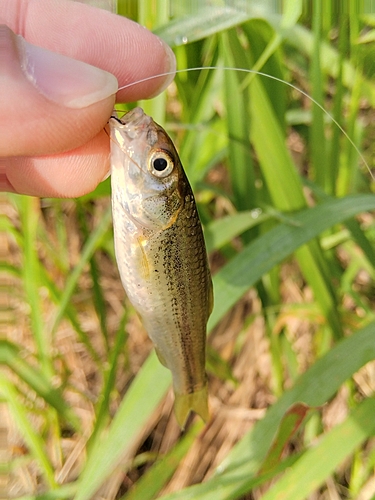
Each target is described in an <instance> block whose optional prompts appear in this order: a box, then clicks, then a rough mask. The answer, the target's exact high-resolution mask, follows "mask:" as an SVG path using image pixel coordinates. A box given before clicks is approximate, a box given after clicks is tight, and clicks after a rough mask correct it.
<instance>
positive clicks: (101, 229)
mask: <svg viewBox="0 0 375 500" xmlns="http://www.w3.org/2000/svg"><path fill="white" fill-rule="evenodd" d="M111 215H112V213H111V208H110V207H108V208H107V210H106V212H105V213H104V214H103V217H102V219H101V221H100V222H99V224H98V225H97V227H96V228H95V230H94V231H93V232H92V233H91V235H90V237H89V238H88V240H87V241H86V244H85V246H84V248H83V249H82V253H81V259H80V261H79V262H78V264H77V265H76V267H75V268H74V270H73V272H72V273H71V275H70V276H69V278H68V279H67V282H66V284H65V288H64V292H63V293H62V295H61V298H60V304H59V307H58V309H57V312H56V316H55V319H54V322H53V326H52V331H55V329H56V328H57V326H58V324H59V322H60V321H61V319H62V317H63V316H64V314H65V311H66V308H67V306H68V304H69V301H70V300H71V298H72V295H73V292H74V290H75V287H76V286H77V282H78V279H79V277H80V275H81V273H82V271H83V269H84V266H85V265H86V264H87V262H88V261H89V260H90V258H91V256H92V255H93V253H94V252H95V250H96V248H97V247H98V246H99V245H100V242H101V239H102V238H103V236H104V235H105V233H106V232H107V231H108V228H109V225H110V223H111Z"/></svg>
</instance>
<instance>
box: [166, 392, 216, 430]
mask: <svg viewBox="0 0 375 500" xmlns="http://www.w3.org/2000/svg"><path fill="white" fill-rule="evenodd" d="M191 411H194V412H195V413H197V414H198V415H199V416H200V417H201V418H202V420H203V421H204V422H207V420H208V419H209V416H210V413H209V410H208V387H207V384H205V385H204V387H202V389H199V390H198V391H195V392H191V393H188V394H176V393H175V402H174V413H175V416H176V420H177V423H178V425H179V426H180V427H181V429H182V430H184V428H185V424H186V420H187V418H188V416H189V414H190V412H191Z"/></svg>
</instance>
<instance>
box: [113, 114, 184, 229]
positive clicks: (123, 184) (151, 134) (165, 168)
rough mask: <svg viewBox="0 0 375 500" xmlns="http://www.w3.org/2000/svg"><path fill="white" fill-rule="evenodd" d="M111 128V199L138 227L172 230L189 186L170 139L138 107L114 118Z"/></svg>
mask: <svg viewBox="0 0 375 500" xmlns="http://www.w3.org/2000/svg"><path fill="white" fill-rule="evenodd" d="M109 125H110V130H111V157H112V167H111V174H112V189H116V192H113V194H112V196H115V197H116V198H117V201H118V202H120V205H121V206H122V208H123V209H124V210H126V212H127V214H128V215H129V217H130V218H131V219H132V220H133V221H134V222H135V223H136V224H137V225H140V226H142V227H145V228H150V229H164V228H166V227H169V226H170V225H171V224H172V223H173V222H174V220H176V218H177V215H178V213H179V212H180V210H181V208H182V206H183V203H184V192H185V185H186V177H185V173H184V171H183V169H182V166H181V163H180V159H179V157H178V154H177V151H176V149H175V147H174V145H173V143H172V141H171V139H170V138H169V137H168V135H167V133H166V132H165V131H164V129H163V128H162V127H161V126H160V125H158V124H156V123H155V122H154V120H153V119H152V118H151V117H150V116H148V115H146V114H145V113H144V111H143V110H142V109H141V108H139V107H137V108H134V109H133V110H131V111H129V113H127V114H126V115H124V116H123V117H122V118H121V119H118V118H114V117H112V118H111V119H110V121H109Z"/></svg>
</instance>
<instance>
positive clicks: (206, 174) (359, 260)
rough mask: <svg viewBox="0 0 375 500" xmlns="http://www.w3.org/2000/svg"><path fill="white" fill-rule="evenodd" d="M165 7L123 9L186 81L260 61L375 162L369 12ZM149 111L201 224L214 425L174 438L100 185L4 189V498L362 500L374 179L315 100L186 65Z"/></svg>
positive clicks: (370, 377) (368, 433) (162, 384)
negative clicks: (42, 196)
mask: <svg viewBox="0 0 375 500" xmlns="http://www.w3.org/2000/svg"><path fill="white" fill-rule="evenodd" d="M162 3H163V8H162V9H161V8H160V11H159V10H157V15H156V16H155V17H153V16H152V15H151V14H150V12H154V11H155V6H156V4H155V3H154V2H152V1H151V0H149V1H147V2H143V3H142V2H139V4H138V3H136V2H131V3H127V4H125V3H124V2H120V5H119V7H120V12H121V13H123V14H124V13H125V14H127V15H129V16H132V17H133V18H135V19H138V21H139V22H141V23H143V24H145V25H147V27H149V28H150V29H155V30H156V31H157V33H158V34H159V35H160V36H162V37H163V38H164V39H165V40H167V41H168V42H169V43H171V44H172V45H173V46H174V49H175V53H176V57H177V63H178V68H179V69H183V68H192V67H196V66H208V65H209V66H217V67H218V68H220V67H223V66H235V67H240V68H248V69H251V68H254V67H255V68H257V69H258V70H260V71H262V72H264V73H267V74H270V75H272V76H274V77H276V78H279V79H282V80H283V79H285V80H286V81H288V82H290V83H293V84H294V85H296V86H297V87H300V88H302V90H304V91H305V92H307V93H308V94H309V95H311V96H313V97H314V98H315V99H316V100H317V101H318V102H319V103H321V104H322V105H323V107H324V108H325V109H327V110H329V112H330V113H331V114H332V115H333V117H334V118H335V120H336V121H337V122H338V123H340V125H341V126H343V128H344V129H345V130H346V131H347V132H348V134H349V136H350V138H351V139H352V140H353V141H354V144H355V145H356V146H357V147H358V148H359V150H360V151H361V152H362V154H363V155H364V157H365V158H366V160H367V163H368V164H369V166H370V167H372V165H373V160H372V158H371V154H372V153H373V150H372V147H371V142H372V137H373V135H374V130H373V127H372V121H373V120H372V117H373V114H374V106H375V84H374V82H373V81H372V79H371V78H370V77H369V75H368V73H364V71H363V64H362V63H363V60H364V59H365V57H366V56H367V53H366V51H368V52H369V53H371V51H372V50H373V49H372V45H373V42H371V43H367V42H366V43H361V36H362V35H363V34H364V33H372V30H373V26H375V20H374V19H375V18H373V17H368V16H367V17H366V18H364V17H362V16H361V15H360V14H359V13H358V12H357V11H355V10H353V12H351V15H350V16H348V15H346V14H340V15H339V16H335V15H333V14H332V16H331V17H330V18H329V20H328V21H327V12H330V11H331V12H333V11H334V8H333V7H334V3H333V2H326V3H325V9H328V10H325V11H324V12H325V16H326V17H325V18H324V20H323V17H324V16H323V14H322V13H319V10H316V8H315V9H314V12H313V15H312V16H310V15H308V14H306V13H302V14H301V15H300V12H299V10H298V8H296V9H290V10H288V11H286V12H287V13H288V15H287V17H285V18H284V19H281V18H280V17H277V16H276V17H275V16H271V15H270V16H268V15H267V13H264V14H263V18H260V17H259V15H258V16H257V17H256V18H252V16H251V13H238V12H237V13H233V16H229V15H228V13H227V14H226V15H221V14H220V10H219V9H216V10H215V7H212V9H214V11H213V10H210V8H209V5H208V4H207V5H206V4H205V3H204V4H203V5H204V8H203V9H202V10H200V11H199V12H193V13H190V14H189V16H187V17H178V18H177V19H170V18H169V10H168V9H167V7H166V6H167V2H162ZM327 3H329V4H330V7H331V9H329V8H328V7H329V6H327ZM292 4H293V2H290V5H289V6H292ZM296 4H299V2H294V7H296V6H297V7H298V5H296ZM313 4H314V6H315V7H316V6H317V5H318V4H319V2H313ZM301 12H302V9H301ZM213 13H214V14H215V15H213ZM236 16H237V17H236ZM328 17H329V16H328ZM297 21H298V22H299V23H297ZM183 37H186V40H185V39H184V38H183ZM186 41H187V42H188V43H184V42H186ZM142 106H143V107H144V108H145V110H146V112H148V113H149V114H151V115H152V116H153V117H154V118H155V119H156V121H159V122H161V123H162V124H164V125H165V126H166V127H167V130H168V131H170V133H171V135H172V137H173V139H174V140H175V143H176V146H177V148H178V150H179V151H180V154H181V159H182V162H183V165H184V167H185V170H186V172H187V175H188V176H189V179H190V181H191V183H192V186H193V189H194V192H195V194H196V198H197V201H198V205H199V211H200V214H201V217H202V220H203V222H204V225H205V228H204V229H205V235H206V238H207V247H208V250H209V253H210V262H211V265H212V269H213V274H214V277H213V281H214V289H215V307H214V310H213V313H212V315H211V317H210V320H209V325H208V342H209V350H208V367H209V378H210V388H211V391H210V405H211V414H212V419H211V421H210V422H209V423H208V425H207V426H204V425H203V423H202V422H200V421H199V419H197V418H195V419H193V418H192V419H191V420H190V421H189V425H188V427H187V430H186V433H185V434H183V435H180V432H179V429H178V426H177V424H176V422H175V420H174V416H173V413H172V412H171V408H172V398H171V396H170V393H169V392H168V388H169V386H170V374H169V372H168V371H167V370H166V369H165V368H163V367H162V366H161V365H160V363H159V362H158V360H157V358H156V356H155V354H154V353H153V352H151V351H152V346H151V344H150V342H149V340H148V339H147V336H146V334H145V332H144V330H143V329H142V327H141V325H140V322H139V320H138V318H137V317H136V316H135V314H134V311H133V310H132V308H131V306H130V305H129V303H128V302H127V300H126V298H125V297H124V292H123V290H122V287H121V284H120V281H119V278H118V274H117V270H116V264H115V260H114V252H113V236H112V231H111V213H110V208H109V207H110V203H109V195H110V190H109V182H108V181H106V182H105V183H103V184H101V185H100V186H99V187H98V188H97V190H96V191H94V193H91V194H90V195H87V196H85V197H83V198H81V199H80V200H72V201H59V200H37V199H33V198H28V197H20V196H9V197H8V200H7V202H6V203H5V204H4V207H5V217H4V219H3V221H4V222H2V221H0V222H1V224H2V226H3V227H2V229H3V230H4V234H5V235H6V241H7V248H8V255H9V256H8V258H7V261H6V263H5V264H4V268H3V271H4V276H5V281H6V292H7V297H8V299H7V300H8V302H7V307H8V311H7V319H8V320H9V322H8V323H9V324H8V326H7V337H6V340H0V362H1V364H2V365H3V366H4V370H3V372H2V375H1V379H0V393H1V397H2V401H5V402H6V403H7V422H8V424H7V436H8V443H9V450H10V452H9V459H10V461H9V463H10V465H9V467H8V468H7V470H10V474H9V481H8V487H9V488H13V491H14V492H15V493H16V495H17V496H18V497H22V498H28V499H37V498H40V499H42V498H43V499H45V500H50V499H51V500H52V499H55V498H56V499H57V498H75V499H77V500H90V499H92V498H96V497H97V498H99V496H98V495H99V493H97V491H98V490H99V489H100V494H101V495H102V496H103V497H104V498H108V499H110V498H113V499H114V498H121V499H123V500H130V499H131V500H137V499H139V500H145V499H152V498H164V499H167V498H168V500H172V499H173V500H177V499H181V500H182V499H183V500H186V499H192V500H193V499H194V500H198V499H199V500H203V499H204V500H209V499H212V500H226V499H228V500H229V499H236V498H246V499H256V498H260V497H262V498H267V499H273V498H285V499H288V500H289V499H293V500H294V499H301V500H303V499H304V498H308V497H309V496H310V495H315V496H314V498H321V499H323V498H327V494H328V493H327V491H328V488H329V489H332V488H333V489H334V490H335V494H336V496H337V497H338V498H359V496H360V494H362V493H363V495H365V493H364V492H365V491H366V492H370V493H366V495H367V496H363V497H361V498H371V495H374V494H375V491H373V490H371V478H372V475H373V467H374V463H375V447H374V440H373V435H374V430H375V429H374V419H373V414H374V404H375V403H374V388H375V381H374V380H375V379H374V364H373V363H371V361H373V360H374V359H375V347H374V346H375V343H374V338H375V309H374V299H375V289H374V282H375V269H374V263H375V250H374V248H375V221H374V211H375V197H374V196H373V193H374V180H373V178H372V177H371V175H370V172H369V170H368V168H367V167H366V166H365V165H364V164H363V161H361V160H360V158H359V156H358V154H357V152H356V151H355V149H354V147H353V145H352V144H350V142H349V141H348V140H347V138H346V137H344V136H343V134H342V133H340V131H339V130H338V128H337V126H336V125H335V124H334V123H333V122H330V121H329V120H327V119H326V117H325V116H324V115H323V113H322V112H321V110H319V109H318V108H317V107H315V106H313V104H312V103H311V101H308V100H307V99H306V97H305V96H304V95H302V94H300V93H298V92H297V91H296V90H293V89H291V88H290V87H288V86H287V85H283V84H282V83H280V82H277V81H273V80H269V79H267V78H265V77H261V76H254V75H247V74H245V73H237V72H229V71H223V70H221V69H218V70H210V71H207V70H199V71H193V72H182V73H179V74H178V75H177V76H176V81H175V84H174V85H172V86H171V88H170V89H169V91H168V92H167V93H166V94H164V95H163V96H161V97H158V98H156V99H154V100H151V101H149V102H146V103H142ZM249 374H250V375H251V377H250V378H249ZM0 465H1V464H0ZM214 471H216V472H215V474H214V473H213V472H214ZM0 479H1V470H0ZM203 480H204V482H203ZM196 482H198V483H199V484H197V485H195V486H191V484H192V483H196ZM327 485H329V486H327Z"/></svg>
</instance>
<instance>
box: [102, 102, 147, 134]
mask: <svg viewBox="0 0 375 500" xmlns="http://www.w3.org/2000/svg"><path fill="white" fill-rule="evenodd" d="M111 119H113V120H115V121H116V122H117V123H118V125H117V126H118V127H119V128H121V129H122V130H123V131H124V132H125V133H126V135H127V136H128V138H129V139H135V138H137V137H139V136H140V135H141V134H142V133H144V131H145V129H146V128H147V127H148V126H149V125H150V124H151V123H152V118H151V117H150V116H148V115H146V113H145V112H144V111H143V109H142V108H140V107H136V108H134V109H132V110H131V111H129V112H128V113H126V115H124V116H123V117H122V118H117V116H112V117H111Z"/></svg>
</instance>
